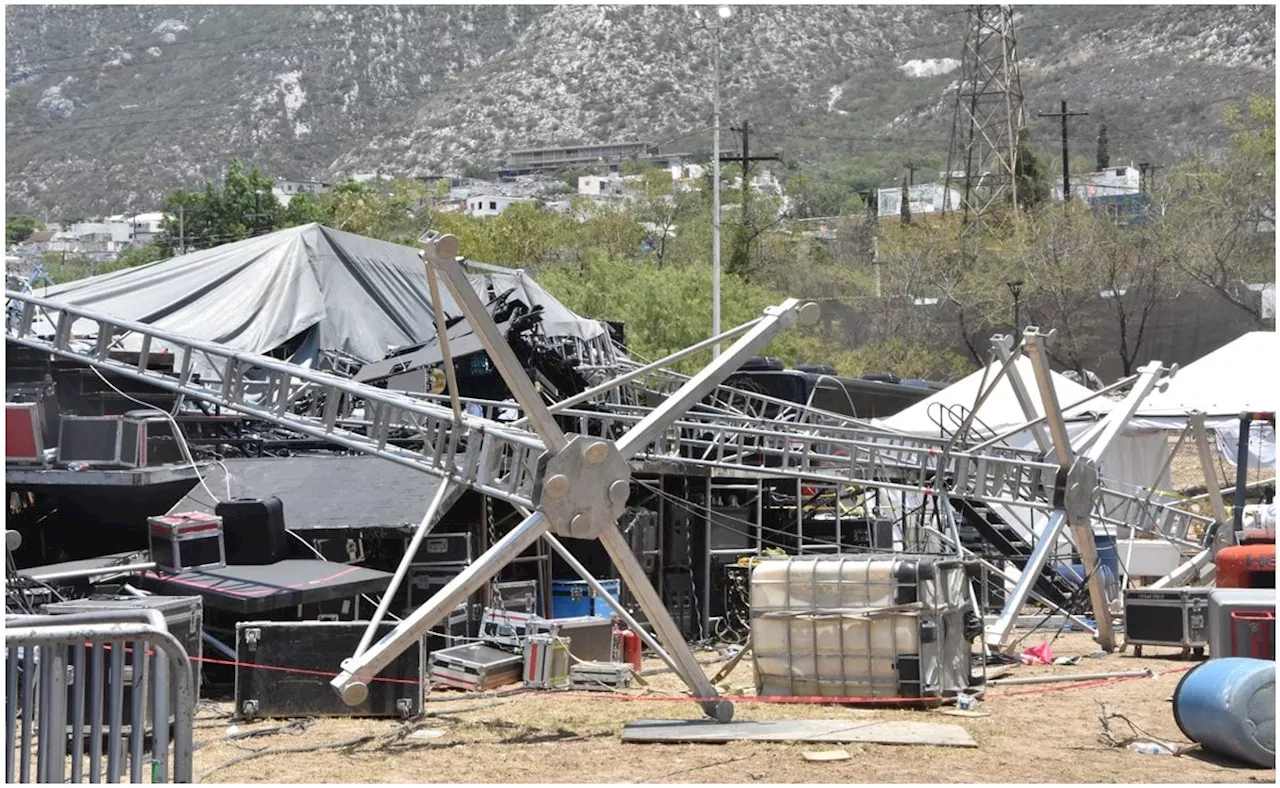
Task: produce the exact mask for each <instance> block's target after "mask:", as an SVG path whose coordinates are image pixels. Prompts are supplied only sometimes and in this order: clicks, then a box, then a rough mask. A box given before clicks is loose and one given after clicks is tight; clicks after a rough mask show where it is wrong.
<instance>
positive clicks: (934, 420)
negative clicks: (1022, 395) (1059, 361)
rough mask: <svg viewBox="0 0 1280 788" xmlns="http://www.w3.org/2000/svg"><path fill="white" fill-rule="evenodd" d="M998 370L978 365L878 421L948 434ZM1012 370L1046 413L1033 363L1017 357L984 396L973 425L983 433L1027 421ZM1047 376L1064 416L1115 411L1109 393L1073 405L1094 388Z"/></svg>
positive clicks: (915, 432)
mask: <svg viewBox="0 0 1280 788" xmlns="http://www.w3.org/2000/svg"><path fill="white" fill-rule="evenodd" d="M999 370H1000V368H999V365H998V364H997V365H995V366H992V367H991V368H990V372H984V370H981V369H980V370H978V371H977V372H974V373H973V374H971V375H969V376H968V377H965V378H962V379H961V380H959V381H957V382H956V383H953V384H951V385H950V386H947V387H946V388H945V389H942V390H941V391H939V392H936V393H935V394H933V395H932V396H930V397H928V398H927V399H923V400H921V401H920V402H917V403H916V404H914V405H912V406H911V407H909V408H907V409H906V410H903V411H900V412H898V413H895V414H894V415H892V416H890V417H888V418H886V419H880V420H879V423H880V425H881V426H883V427H887V428H889V429H891V430H895V431H898V432H905V433H908V434H910V435H920V436H925V435H932V436H934V437H937V436H939V435H941V434H943V432H945V433H947V434H950V433H951V432H952V431H954V430H955V429H956V427H957V426H959V424H960V420H961V419H963V418H964V416H965V415H966V414H968V412H969V411H970V410H972V408H973V405H974V403H975V402H977V401H978V391H979V388H980V387H982V386H983V375H984V374H985V375H986V387H987V388H990V387H991V380H992V379H993V378H994V377H995V375H996V373H997V372H999ZM1013 374H1016V375H1018V377H1019V378H1020V379H1021V380H1022V382H1023V385H1024V386H1025V387H1026V389H1027V392H1028V393H1029V394H1030V395H1031V401H1032V404H1033V405H1034V407H1035V412H1036V416H1043V415H1044V405H1043V404H1042V402H1041V400H1040V389H1039V388H1038V387H1037V386H1036V376H1035V372H1034V371H1033V369H1032V367H1031V362H1030V361H1029V360H1028V359H1025V358H1019V359H1017V360H1016V361H1015V362H1014V365H1013V369H1011V370H1010V371H1009V373H1008V375H1006V376H1004V377H1002V378H1001V379H1000V382H999V383H998V384H996V386H995V388H994V389H993V390H992V391H991V393H990V394H989V395H988V396H987V398H986V401H984V402H983V403H982V407H981V408H979V409H978V414H977V424H976V425H975V426H976V427H977V428H979V429H981V431H982V432H987V431H988V430H994V431H996V432H1002V431H1004V430H1006V429H1010V428H1012V427H1016V426H1017V425H1019V424H1021V423H1023V422H1026V421H1027V418H1026V416H1024V415H1023V412H1022V408H1021V407H1020V406H1019V405H1018V399H1017V396H1016V395H1015V394H1014V390H1013V384H1012V383H1010V382H1009V379H1008V376H1009V375H1013ZM1049 377H1050V379H1051V380H1052V381H1053V390H1054V392H1055V393H1056V394H1057V396H1058V404H1059V405H1060V406H1061V407H1062V408H1063V409H1064V413H1063V415H1064V416H1066V418H1067V419H1068V420H1077V419H1088V420H1093V419H1095V418H1096V417H1097V416H1099V415H1102V414H1106V413H1110V412H1111V408H1112V405H1113V403H1112V402H1111V400H1108V399H1107V398H1106V397H1105V396H1103V397H1096V398H1094V399H1092V400H1090V401H1089V402H1087V403H1086V404H1084V405H1083V406H1080V407H1074V408H1073V407H1070V406H1072V405H1074V404H1075V403H1077V402H1080V401H1081V400H1083V399H1085V398H1086V397H1088V396H1090V395H1091V394H1093V392H1092V391H1090V390H1089V389H1087V388H1085V387H1084V386H1081V385H1080V384H1079V383H1076V382H1075V381H1072V380H1068V379H1067V378H1065V377H1063V376H1062V375H1059V374H1058V373H1056V372H1050V373H1049Z"/></svg>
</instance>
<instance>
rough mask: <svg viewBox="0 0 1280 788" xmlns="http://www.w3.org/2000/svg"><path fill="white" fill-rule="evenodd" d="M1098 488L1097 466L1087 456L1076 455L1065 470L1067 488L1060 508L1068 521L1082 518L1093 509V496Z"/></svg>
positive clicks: (1087, 515) (1087, 516) (1085, 517)
mask: <svg viewBox="0 0 1280 788" xmlns="http://www.w3.org/2000/svg"><path fill="white" fill-rule="evenodd" d="M1097 490H1098V466H1097V464H1096V463H1095V462H1094V461H1093V460H1091V459H1089V458H1087V457H1077V458H1076V459H1075V462H1073V463H1071V468H1070V470H1068V471H1067V488H1066V490H1065V491H1064V492H1063V496H1062V508H1063V509H1065V510H1066V512H1067V519H1068V521H1073V522H1074V521H1076V519H1077V518H1079V520H1084V519H1087V518H1089V517H1090V514H1091V512H1092V511H1093V496H1094V493H1095V492H1097Z"/></svg>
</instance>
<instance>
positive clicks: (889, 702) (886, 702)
mask: <svg viewBox="0 0 1280 788" xmlns="http://www.w3.org/2000/svg"><path fill="white" fill-rule="evenodd" d="M105 648H106V649H107V650H110V648H111V646H110V645H109V644H108V645H107V646H106V647H105ZM132 650H133V649H130V648H127V647H126V648H125V651H126V652H129V651H132ZM148 652H149V653H153V652H151V651H150V650H148ZM190 659H191V661H192V662H205V663H208V664H211V665H230V666H232V667H237V668H239V667H245V668H257V669H258V670H278V671H282V672H285V673H299V674H302V675H308V676H322V677H324V678H330V679H331V678H334V677H336V676H338V675H339V674H338V673H337V672H334V671H327V670H313V669H310V668H290V667H284V666H280V665H260V664H258V663H254V662H239V661H237V660H230V659H214V658H213V657H191V658H190ZM1194 667H1195V665H1190V666H1187V667H1180V668H1174V669H1172V670H1166V671H1162V672H1161V673H1158V674H1155V675H1153V676H1117V677H1115V678H1110V679H1093V680H1090V681H1079V682H1074V683H1070V684H1059V685H1055V686H1051V687H1036V688H1035V689H1029V690H1019V691H1016V692H1000V693H999V694H997V695H995V696H994V697H992V696H991V695H990V691H988V693H987V700H988V701H990V700H994V699H997V698H998V699H1003V698H1015V697H1018V696H1021V695H1042V694H1044V693H1048V692H1066V691H1068V690H1076V689H1088V688H1090V687H1103V686H1106V685H1108V684H1117V683H1119V682H1122V681H1130V680H1132V679H1145V678H1155V677H1157V676H1160V675H1172V674H1177V673H1185V672H1187V671H1189V670H1191V669H1192V668H1194ZM356 678H359V679H361V680H362V681H369V682H374V681H379V682H384V683H388V684H423V683H424V682H418V681H414V680H413V679H392V678H383V677H380V676H357V677H356ZM430 683H431V682H430V681H428V682H425V684H430ZM999 688H1000V687H999V685H995V686H994V687H992V688H991V689H993V690H998V689H999ZM555 695H556V696H558V697H574V698H584V699H593V700H621V701H628V702H637V701H641V702H650V703H672V702H678V701H683V702H685V703H704V702H713V701H719V700H728V701H731V702H733V703H800V704H811V705H821V704H830V703H858V704H869V705H883V706H894V705H897V706H902V705H913V706H919V705H933V704H937V703H939V702H940V700H941V699H940V698H919V697H916V698H875V697H872V698H866V697H849V696H841V697H826V696H823V695H723V696H719V697H715V698H699V697H692V696H689V695H624V694H621V693H615V692H589V691H588V692H563V691H560V692H555Z"/></svg>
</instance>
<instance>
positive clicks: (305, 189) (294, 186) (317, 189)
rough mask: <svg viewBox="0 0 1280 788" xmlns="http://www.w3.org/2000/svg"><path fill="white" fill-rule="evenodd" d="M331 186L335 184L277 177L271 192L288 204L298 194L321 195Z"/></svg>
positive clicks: (284, 203)
mask: <svg viewBox="0 0 1280 788" xmlns="http://www.w3.org/2000/svg"><path fill="white" fill-rule="evenodd" d="M331 188H333V184H331V183H325V182H323V181H307V180H290V179H288V178H276V184H275V186H272V187H271V193H272V194H274V195H275V197H276V199H277V200H279V201H280V204H281V205H288V204H289V201H290V200H292V199H293V197H294V195H296V194H310V195H311V196H312V197H319V196H320V195H322V194H324V193H325V192H327V191H329V189H331Z"/></svg>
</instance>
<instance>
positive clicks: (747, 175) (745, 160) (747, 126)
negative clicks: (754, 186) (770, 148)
mask: <svg viewBox="0 0 1280 788" xmlns="http://www.w3.org/2000/svg"><path fill="white" fill-rule="evenodd" d="M729 130H730V131H736V132H739V133H740V134H742V155H740V156H738V157H737V159H736V161H738V162H740V163H741V164H742V219H743V221H744V222H745V221H746V218H747V200H748V199H749V195H750V194H751V188H750V182H751V170H750V167H751V162H753V161H781V159H780V158H779V157H778V156H777V155H774V156H752V155H751V123H750V121H746V120H744V121H742V127H741V128H738V127H737V126H730V127H729ZM731 160H734V159H733V157H732V156H729V157H726V159H725V161H731Z"/></svg>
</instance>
